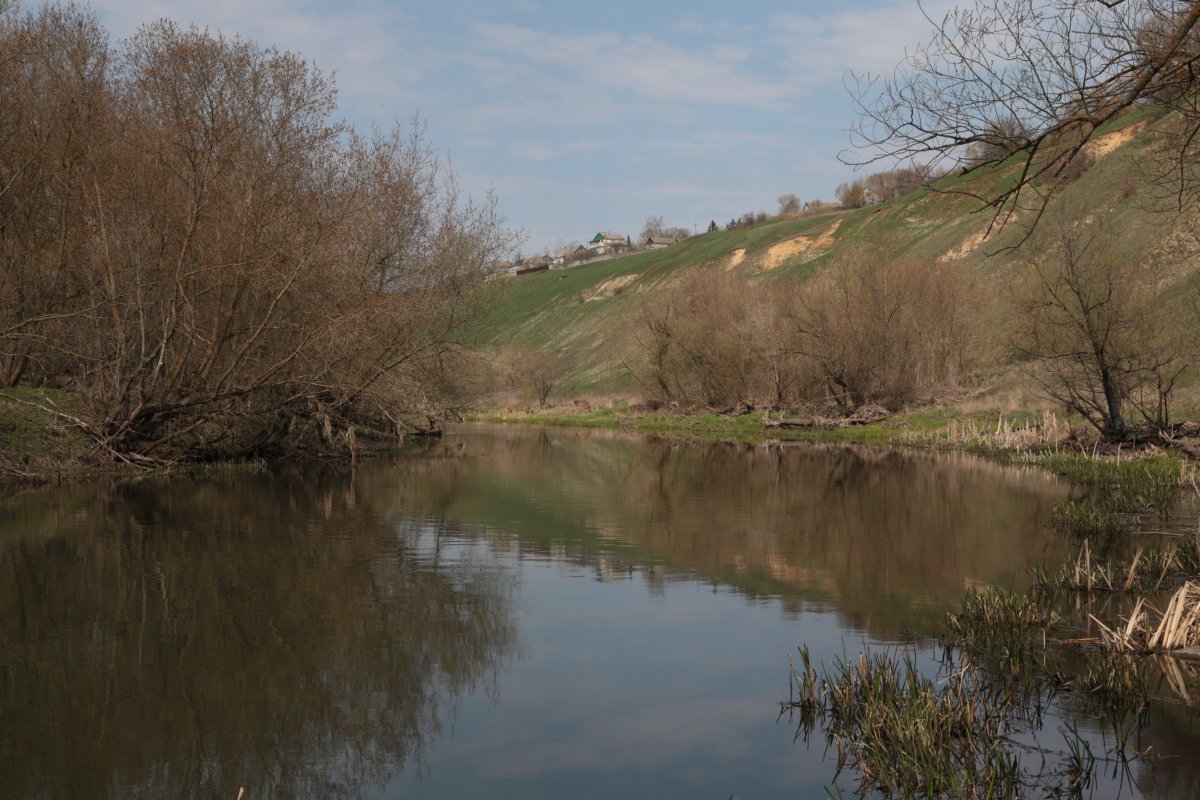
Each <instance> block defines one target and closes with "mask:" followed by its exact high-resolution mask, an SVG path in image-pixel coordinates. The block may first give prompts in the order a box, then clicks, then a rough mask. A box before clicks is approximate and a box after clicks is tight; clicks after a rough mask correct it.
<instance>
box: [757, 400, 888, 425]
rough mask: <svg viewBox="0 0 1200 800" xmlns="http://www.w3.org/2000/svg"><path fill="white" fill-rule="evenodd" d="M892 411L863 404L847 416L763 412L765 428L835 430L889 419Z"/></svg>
mask: <svg viewBox="0 0 1200 800" xmlns="http://www.w3.org/2000/svg"><path fill="white" fill-rule="evenodd" d="M891 416H892V413H891V412H890V411H888V410H887V409H885V408H883V407H881V406H876V405H863V406H859V407H858V408H857V409H855V410H854V413H853V414H850V415H849V416H846V417H823V416H820V415H816V414H814V415H812V416H809V417H798V418H794V419H771V415H770V414H769V413H767V412H764V413H763V427H764V428H806V429H809V430H834V429H836V428H853V427H855V426H858V425H869V424H871V423H872V422H879V421H881V420H885V419H888V418H889V417H891Z"/></svg>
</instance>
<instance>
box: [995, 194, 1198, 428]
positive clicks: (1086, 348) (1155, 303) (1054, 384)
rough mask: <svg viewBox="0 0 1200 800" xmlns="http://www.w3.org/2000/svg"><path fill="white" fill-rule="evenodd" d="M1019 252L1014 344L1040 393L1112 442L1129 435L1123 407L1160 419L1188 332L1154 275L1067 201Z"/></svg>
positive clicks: (1182, 363)
mask: <svg viewBox="0 0 1200 800" xmlns="http://www.w3.org/2000/svg"><path fill="white" fill-rule="evenodd" d="M1023 254H1024V264H1023V273H1022V277H1023V291H1022V293H1021V294H1020V295H1019V298H1018V302H1017V315H1016V323H1017V325H1016V328H1015V333H1016V336H1015V340H1014V345H1015V346H1016V349H1017V351H1018V353H1019V354H1020V355H1022V356H1024V357H1025V358H1028V359H1032V360H1033V366H1034V376H1035V378H1036V379H1037V380H1038V382H1039V383H1040V385H1041V386H1042V387H1043V390H1044V391H1045V392H1046V394H1047V395H1048V396H1049V397H1051V398H1053V399H1054V400H1056V401H1058V402H1060V403H1062V404H1064V405H1065V406H1066V407H1068V408H1070V409H1071V410H1072V411H1075V412H1076V413H1078V414H1080V415H1081V416H1082V417H1083V418H1084V419H1086V420H1087V421H1088V422H1090V423H1091V424H1092V425H1093V426H1094V427H1095V428H1096V429H1097V430H1098V431H1099V432H1100V433H1101V434H1102V435H1103V436H1105V437H1108V438H1111V439H1122V438H1125V437H1126V436H1127V435H1128V434H1129V433H1130V420H1129V415H1130V406H1132V407H1133V413H1136V414H1138V415H1139V416H1140V417H1141V418H1142V419H1143V420H1144V421H1146V422H1149V423H1152V424H1153V425H1155V426H1156V427H1162V426H1165V425H1167V424H1168V422H1169V419H1168V412H1169V406H1168V403H1169V400H1170V395H1171V392H1172V390H1173V388H1174V386H1175V382H1176V380H1177V379H1178V378H1179V376H1180V375H1181V373H1182V372H1183V370H1184V368H1185V366H1186V363H1185V361H1184V355H1185V353H1184V345H1185V343H1186V337H1185V336H1184V335H1183V325H1182V324H1181V323H1182V321H1181V319H1180V316H1179V312H1180V309H1179V308H1178V305H1177V304H1176V302H1175V301H1174V300H1173V299H1172V298H1171V297H1169V296H1165V295H1164V294H1163V289H1164V288H1165V287H1164V285H1163V281H1162V277H1161V275H1162V273H1161V271H1160V270H1159V269H1158V268H1157V267H1156V266H1155V265H1151V264H1150V263H1148V262H1146V261H1145V260H1144V258H1143V257H1141V256H1139V255H1135V254H1133V253H1130V252H1128V249H1127V248H1125V249H1123V248H1122V247H1121V246H1120V241H1119V239H1118V237H1117V235H1116V233H1115V232H1114V231H1113V230H1112V229H1111V228H1107V227H1104V226H1102V225H1099V224H1097V223H1095V222H1092V221H1089V220H1086V219H1084V218H1083V217H1082V215H1080V214H1079V213H1078V212H1077V211H1074V210H1072V209H1070V208H1065V207H1064V208H1060V209H1056V210H1055V212H1053V213H1052V214H1051V215H1050V216H1049V217H1048V218H1047V220H1046V224H1045V225H1043V228H1042V229H1040V230H1039V231H1038V232H1037V233H1036V234H1035V235H1034V237H1033V239H1031V240H1030V242H1028V243H1027V245H1026V247H1025V248H1024V250H1023Z"/></svg>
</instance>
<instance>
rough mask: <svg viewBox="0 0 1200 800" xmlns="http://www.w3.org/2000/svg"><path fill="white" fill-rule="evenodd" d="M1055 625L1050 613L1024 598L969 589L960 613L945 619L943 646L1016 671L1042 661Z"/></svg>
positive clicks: (1053, 617) (995, 591)
mask: <svg viewBox="0 0 1200 800" xmlns="http://www.w3.org/2000/svg"><path fill="white" fill-rule="evenodd" d="M1057 622H1058V617H1057V615H1056V614H1055V612H1054V611H1053V610H1051V609H1049V608H1046V607H1043V606H1042V605H1040V604H1039V603H1037V602H1035V601H1034V600H1033V599H1032V598H1030V597H1029V596H1027V595H1023V594H1018V593H1016V592H1010V591H1004V590H1001V589H996V588H993V587H986V588H983V589H971V590H969V591H968V592H967V594H966V595H965V596H964V597H963V601H962V608H961V610H960V611H958V612H956V613H950V614H948V615H947V619H946V628H947V630H946V634H945V636H944V637H943V643H944V644H945V645H946V646H947V647H951V648H955V647H957V648H959V649H961V650H966V651H969V652H972V653H975V654H984V655H987V656H990V657H993V658H997V659H1000V660H1001V661H1002V662H1004V663H1006V664H1008V665H1009V666H1010V668H1011V670H1015V669H1017V668H1018V667H1019V665H1021V664H1025V663H1027V662H1029V661H1031V660H1041V658H1042V657H1043V655H1044V652H1045V648H1046V633H1047V631H1048V630H1050V629H1051V628H1052V627H1053V626H1054V625H1055V624H1056V623H1057ZM1011 670H1010V671H1011Z"/></svg>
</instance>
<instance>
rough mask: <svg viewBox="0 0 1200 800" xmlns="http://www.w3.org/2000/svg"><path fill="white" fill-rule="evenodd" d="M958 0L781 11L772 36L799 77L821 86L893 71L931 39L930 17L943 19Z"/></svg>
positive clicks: (910, 0) (911, 0)
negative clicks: (828, 10)
mask: <svg viewBox="0 0 1200 800" xmlns="http://www.w3.org/2000/svg"><path fill="white" fill-rule="evenodd" d="M955 5H956V2H955V0H926V1H925V2H922V3H920V4H918V2H917V0H889V2H887V3H884V4H883V5H879V6H876V7H874V8H867V7H863V6H861V5H858V4H856V5H854V6H853V7H852V8H850V9H846V10H841V11H837V12H835V13H831V14H824V15H807V14H780V15H778V16H776V17H774V18H773V19H772V20H771V28H772V29H773V30H774V31H776V33H775V34H774V35H773V36H772V38H771V40H772V42H773V43H774V44H776V45H778V46H779V47H781V48H783V49H784V50H785V51H786V53H787V55H786V56H785V60H786V64H787V66H788V69H789V71H790V72H791V73H792V75H793V77H794V78H795V79H796V80H798V81H802V82H804V83H805V84H808V85H812V86H818V85H826V84H829V83H831V82H837V81H840V80H841V79H842V77H843V76H845V75H846V73H847V72H850V71H853V72H855V73H858V74H863V73H872V74H880V73H883V72H890V71H891V70H892V68H894V67H895V66H896V64H897V63H898V62H899V61H900V59H901V58H902V57H903V55H904V53H905V51H906V50H907V51H909V52H911V51H912V50H913V48H914V47H915V46H916V45H918V44H920V43H921V42H922V41H925V40H927V39H928V38H929V35H930V34H931V33H932V27H931V25H930V22H929V19H927V18H926V14H928V16H929V18H931V19H934V20H941V18H942V17H943V16H944V15H945V13H946V12H947V11H948V10H950V9H951V8H953V7H954V6H955Z"/></svg>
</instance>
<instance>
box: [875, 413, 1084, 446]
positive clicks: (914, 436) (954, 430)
mask: <svg viewBox="0 0 1200 800" xmlns="http://www.w3.org/2000/svg"><path fill="white" fill-rule="evenodd" d="M1070 434H1071V428H1070V426H1069V425H1068V424H1067V423H1065V422H1063V421H1062V420H1060V419H1059V418H1058V415H1057V414H1054V413H1053V412H1051V411H1046V412H1043V414H1042V416H1041V418H1040V419H1036V418H1033V419H1028V420H1025V421H1016V420H1012V419H1009V418H1006V417H1004V416H1003V415H1001V416H999V417H997V418H996V422H995V424H994V425H993V424H992V423H990V422H983V421H981V420H976V419H955V420H951V421H950V424H949V425H947V426H946V427H945V428H942V429H939V430H933V431H910V432H906V433H904V434H901V436H900V437H899V440H900V441H901V442H902V443H904V444H908V445H912V446H915V447H927V448H930V449H934V450H947V449H949V450H968V451H972V452H979V453H988V454H995V453H1001V452H1003V453H1009V454H1012V453H1022V452H1026V453H1031V452H1034V451H1037V452H1046V451H1049V452H1059V451H1060V449H1061V448H1062V447H1063V442H1064V441H1065V440H1066V439H1067V437H1068V436H1069V435H1070Z"/></svg>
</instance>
